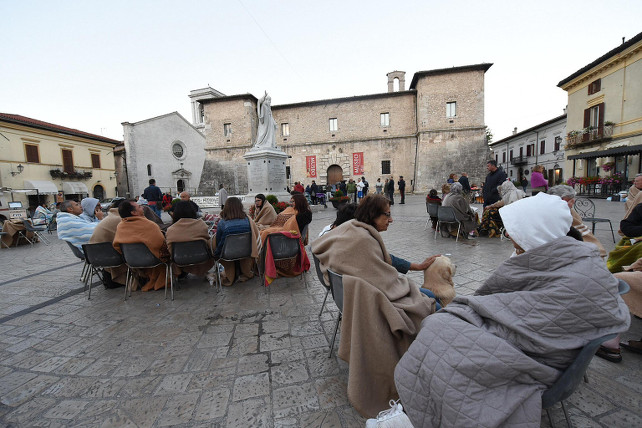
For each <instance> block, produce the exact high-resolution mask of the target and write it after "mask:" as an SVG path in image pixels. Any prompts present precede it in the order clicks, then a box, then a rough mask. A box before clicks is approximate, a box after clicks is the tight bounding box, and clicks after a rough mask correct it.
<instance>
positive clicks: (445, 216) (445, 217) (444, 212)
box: [435, 205, 461, 242]
mask: <svg viewBox="0 0 642 428" xmlns="http://www.w3.org/2000/svg"><path fill="white" fill-rule="evenodd" d="M438 208H439V210H438V211H437V228H436V229H435V239H437V232H439V231H440V230H441V229H440V228H441V225H442V223H446V224H457V238H456V239H455V242H457V241H458V240H459V232H460V231H461V222H460V221H459V220H457V216H456V215H455V209H454V208H453V207H444V206H443V205H441V206H439V207H438Z"/></svg>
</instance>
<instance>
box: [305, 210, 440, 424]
mask: <svg viewBox="0 0 642 428" xmlns="http://www.w3.org/2000/svg"><path fill="white" fill-rule="evenodd" d="M312 252H313V253H314V254H315V255H316V256H317V257H318V258H319V261H320V262H321V265H322V266H321V269H322V270H323V272H324V273H325V272H326V271H327V268H330V269H332V270H333V271H335V272H336V273H339V274H341V275H343V287H344V289H343V299H344V301H343V320H342V322H341V338H340V342H339V357H340V358H341V359H343V360H345V361H347V362H348V363H349V365H350V372H349V375H348V399H349V400H350V403H351V404H352V405H353V406H354V407H355V409H357V411H358V412H359V413H360V414H361V415H363V416H366V417H373V416H376V415H377V413H378V412H379V411H381V410H383V409H386V408H388V407H389V405H388V400H390V399H393V398H395V399H396V398H397V397H398V395H397V390H396V388H395V384H394V380H393V375H394V369H395V365H396V364H397V362H398V361H399V359H400V358H401V356H402V355H403V354H404V352H406V350H407V349H408V347H409V346H410V344H411V343H412V341H413V340H414V338H415V336H416V335H417V333H418V332H419V327H420V324H421V320H423V319H424V318H425V317H427V316H428V315H430V314H431V313H433V312H434V311H435V301H434V300H433V299H430V298H428V297H427V296H425V295H423V294H422V293H421V292H420V291H419V286H417V285H416V284H414V283H412V282H411V281H410V280H409V279H408V278H406V277H405V276H400V275H398V273H397V270H396V269H395V268H394V267H392V265H391V259H390V255H389V254H388V251H387V250H386V246H385V245H384V243H383V240H382V239H381V235H380V234H379V232H377V230H376V229H375V228H374V227H372V226H370V225H367V224H365V223H361V222H358V221H356V220H351V221H349V222H347V223H344V224H342V225H341V226H339V227H337V228H335V229H334V230H333V231H332V233H327V234H325V235H324V236H322V237H320V238H318V239H317V240H316V241H314V242H313V243H312Z"/></svg>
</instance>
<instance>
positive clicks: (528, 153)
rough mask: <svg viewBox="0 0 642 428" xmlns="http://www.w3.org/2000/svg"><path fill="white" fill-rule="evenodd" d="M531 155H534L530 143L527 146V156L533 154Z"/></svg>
mask: <svg viewBox="0 0 642 428" xmlns="http://www.w3.org/2000/svg"><path fill="white" fill-rule="evenodd" d="M531 155H532V153H531V145H530V144H529V145H528V146H526V156H531Z"/></svg>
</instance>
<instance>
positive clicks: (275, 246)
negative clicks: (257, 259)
mask: <svg viewBox="0 0 642 428" xmlns="http://www.w3.org/2000/svg"><path fill="white" fill-rule="evenodd" d="M304 230H305V229H304ZM268 245H269V246H270V248H271V250H272V258H273V259H274V261H275V262H276V261H279V260H287V259H293V258H295V257H297V256H298V255H299V252H300V250H301V240H300V239H299V238H289V237H287V236H285V235H283V234H281V233H271V234H269V235H268V237H267V239H266V242H265V245H264V250H263V255H262V257H261V261H262V262H263V269H262V273H261V280H262V281H263V282H262V284H264V283H265V253H266V251H265V249H267V246H268ZM303 274H304V272H301V277H303ZM267 288H268V291H269V289H270V287H267Z"/></svg>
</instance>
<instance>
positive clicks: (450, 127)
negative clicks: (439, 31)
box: [195, 64, 492, 194]
mask: <svg viewBox="0 0 642 428" xmlns="http://www.w3.org/2000/svg"><path fill="white" fill-rule="evenodd" d="M491 65H492V64H477V65H468V66H461V67H452V68H447V69H438V70H428V71H420V72H417V73H415V74H414V76H413V79H412V81H411V83H410V87H409V89H408V90H406V89H405V73H404V72H402V71H394V72H391V73H388V92H385V93H379V94H371V95H361V96H355V97H346V98H335V99H328V100H318V101H307V102H301V103H295V104H285V105H274V106H272V113H273V116H274V119H275V121H276V123H277V127H278V129H277V140H276V144H277V146H278V147H279V148H281V149H282V150H283V151H284V152H286V153H287V154H288V155H289V156H290V157H289V159H288V165H287V167H288V172H289V183H293V182H294V181H302V182H304V183H306V184H309V183H311V182H312V180H316V182H317V183H319V184H328V183H335V182H336V181H339V180H342V179H343V180H347V179H350V178H353V179H355V180H356V178H357V177H361V176H362V175H363V176H366V178H367V179H368V181H369V182H370V183H371V185H372V186H373V187H374V183H375V182H376V180H377V178H381V181H382V182H383V181H385V178H388V177H390V176H394V179H395V181H397V180H398V178H399V176H400V175H403V176H404V179H405V180H406V183H407V190H410V191H415V192H422V193H426V192H427V191H428V190H429V189H431V188H439V189H440V188H441V185H442V184H443V183H444V182H445V181H446V179H447V178H448V175H449V174H450V173H453V172H454V173H457V174H460V173H461V172H468V174H469V178H470V181H471V183H480V182H482V181H483V178H484V176H485V175H486V162H485V161H486V160H487V159H489V153H490V152H489V148H488V144H487V142H486V126H485V123H484V74H485V73H486V71H487V70H488V69H489V68H490V67H491ZM395 89H397V90H395ZM198 103H199V105H198V106H197V107H195V108H198V109H199V111H201V112H202V115H200V116H201V117H202V120H203V127H202V132H204V134H205V138H206V143H205V150H206V153H207V155H206V159H205V164H204V167H203V173H202V176H201V183H200V186H199V192H201V193H212V194H213V192H215V191H216V189H218V186H219V184H224V185H225V186H226V188H227V189H228V191H229V192H230V193H234V194H243V193H246V192H247V164H246V162H245V160H244V159H243V157H242V156H243V154H244V153H246V152H247V151H248V150H249V149H250V148H251V147H252V145H253V142H254V141H255V139H256V128H257V120H258V119H257V112H256V106H257V99H256V97H254V96H253V95H251V94H242V95H232V96H217V97H212V98H209V99H207V98H206V99H199V100H198Z"/></svg>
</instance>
